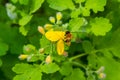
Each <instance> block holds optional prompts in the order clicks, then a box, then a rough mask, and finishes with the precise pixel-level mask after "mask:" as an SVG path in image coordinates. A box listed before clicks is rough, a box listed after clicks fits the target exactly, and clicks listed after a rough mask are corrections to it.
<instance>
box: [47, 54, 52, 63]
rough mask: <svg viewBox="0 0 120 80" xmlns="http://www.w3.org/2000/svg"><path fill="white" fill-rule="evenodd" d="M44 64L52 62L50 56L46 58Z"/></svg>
mask: <svg viewBox="0 0 120 80" xmlns="http://www.w3.org/2000/svg"><path fill="white" fill-rule="evenodd" d="M45 62H46V63H47V64H49V63H51V62H52V59H51V56H50V55H48V56H47V57H46V59H45Z"/></svg>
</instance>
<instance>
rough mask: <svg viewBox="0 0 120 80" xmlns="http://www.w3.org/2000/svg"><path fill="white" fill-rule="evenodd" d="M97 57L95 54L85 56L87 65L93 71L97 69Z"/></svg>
mask: <svg viewBox="0 0 120 80" xmlns="http://www.w3.org/2000/svg"><path fill="white" fill-rule="evenodd" d="M96 59H97V56H96V55H95V54H89V55H88V56H87V60H88V65H89V66H90V67H92V68H94V69H96V68H97V66H96V65H97V60H96Z"/></svg>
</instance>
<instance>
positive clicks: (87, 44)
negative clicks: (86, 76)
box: [82, 40, 94, 53]
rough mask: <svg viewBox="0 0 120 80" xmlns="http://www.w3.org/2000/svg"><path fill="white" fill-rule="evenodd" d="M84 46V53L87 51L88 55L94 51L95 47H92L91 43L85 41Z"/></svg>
mask: <svg viewBox="0 0 120 80" xmlns="http://www.w3.org/2000/svg"><path fill="white" fill-rule="evenodd" d="M82 46H83V49H84V51H85V52H86V53H91V51H93V50H94V48H93V46H92V44H91V42H90V41H87V40H84V41H83V42H82Z"/></svg>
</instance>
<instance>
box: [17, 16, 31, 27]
mask: <svg viewBox="0 0 120 80" xmlns="http://www.w3.org/2000/svg"><path fill="white" fill-rule="evenodd" d="M32 17H33V15H25V16H23V17H22V18H21V19H20V20H19V25H21V26H24V25H26V24H27V23H28V22H29V21H30V20H31V19H32Z"/></svg>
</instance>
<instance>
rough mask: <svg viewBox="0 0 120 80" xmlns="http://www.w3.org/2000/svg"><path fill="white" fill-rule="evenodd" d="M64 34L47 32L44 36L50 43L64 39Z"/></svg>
mask: <svg viewBox="0 0 120 80" xmlns="http://www.w3.org/2000/svg"><path fill="white" fill-rule="evenodd" d="M64 35H65V32H63V31H52V30H50V31H48V32H46V33H45V36H46V38H47V39H48V40H50V41H58V40H59V39H64Z"/></svg>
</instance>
